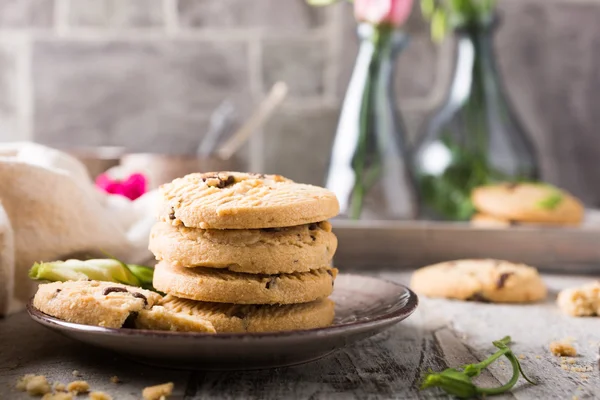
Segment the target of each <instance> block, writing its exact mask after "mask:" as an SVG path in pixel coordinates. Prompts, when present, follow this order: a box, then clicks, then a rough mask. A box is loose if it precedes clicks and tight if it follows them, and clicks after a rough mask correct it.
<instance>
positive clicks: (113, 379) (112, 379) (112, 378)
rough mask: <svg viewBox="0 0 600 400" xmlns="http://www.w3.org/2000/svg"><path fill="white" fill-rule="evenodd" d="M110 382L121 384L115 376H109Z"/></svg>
mask: <svg viewBox="0 0 600 400" xmlns="http://www.w3.org/2000/svg"><path fill="white" fill-rule="evenodd" d="M110 381H111V382H112V383H115V384H116V383H121V380H120V379H119V377H118V376H116V375H115V376H111V377H110Z"/></svg>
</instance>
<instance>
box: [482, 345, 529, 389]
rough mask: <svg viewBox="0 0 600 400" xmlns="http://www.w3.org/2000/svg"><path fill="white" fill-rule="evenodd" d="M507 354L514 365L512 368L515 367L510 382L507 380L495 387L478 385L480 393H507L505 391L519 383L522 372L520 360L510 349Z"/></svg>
mask: <svg viewBox="0 0 600 400" xmlns="http://www.w3.org/2000/svg"><path fill="white" fill-rule="evenodd" d="M505 355H506V358H508V359H509V361H510V364H511V365H512V368H513V375H512V377H511V378H510V380H509V381H508V382H506V383H505V384H504V385H502V386H498V387H495V388H480V387H478V388H477V391H478V392H479V393H481V394H488V395H495V394H501V393H505V392H507V391H509V390H510V389H512V388H513V386H515V385H516V384H517V381H518V380H519V374H520V367H519V361H518V360H517V358H516V357H515V355H514V354H513V353H512V352H511V351H510V350H509V351H508V352H507V353H506V354H505Z"/></svg>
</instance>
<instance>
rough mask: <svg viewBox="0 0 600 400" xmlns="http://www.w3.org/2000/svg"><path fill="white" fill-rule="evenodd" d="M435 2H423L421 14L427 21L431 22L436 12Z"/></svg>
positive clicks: (429, 0) (422, 0) (426, 0)
mask: <svg viewBox="0 0 600 400" xmlns="http://www.w3.org/2000/svg"><path fill="white" fill-rule="evenodd" d="M435 9H436V4H435V0H421V14H423V17H425V19H427V20H430V19H431V18H432V17H433V13H434V12H435Z"/></svg>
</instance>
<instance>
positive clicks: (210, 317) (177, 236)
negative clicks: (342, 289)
mask: <svg viewBox="0 0 600 400" xmlns="http://www.w3.org/2000/svg"><path fill="white" fill-rule="evenodd" d="M159 197H160V207H159V222H158V223H157V224H156V225H155V226H154V228H153V230H152V233H151V235H150V244H149V248H150V250H151V251H152V252H153V253H154V255H155V256H156V258H157V260H159V262H158V264H157V265H156V269H155V272H154V282H153V285H154V287H155V288H156V289H158V290H160V291H162V292H165V293H167V296H166V297H165V298H164V299H163V300H162V301H161V302H160V303H159V309H158V310H159V311H161V312H162V311H163V310H161V309H160V307H163V308H164V311H166V312H165V313H164V315H165V317H164V318H161V317H160V316H159V315H153V316H152V318H142V319H139V320H138V325H141V326H140V327H142V328H150V329H177V330H182V329H185V326H184V327H182V324H181V323H180V322H181V321H179V322H178V323H176V324H175V323H173V322H172V321H171V320H170V318H171V317H167V316H172V315H173V314H179V316H181V315H185V317H186V318H188V319H189V318H192V319H197V320H202V321H204V322H207V323H208V324H210V325H212V327H213V328H214V331H215V332H258V331H277V330H291V329H310V328H316V327H323V326H327V325H329V324H331V322H332V321H333V302H332V301H331V300H330V299H328V298H327V297H328V296H329V295H330V294H331V293H332V291H333V282H334V280H335V277H336V275H337V269H335V268H332V267H331V260H332V258H333V255H334V253H335V250H336V248H337V238H336V237H335V235H334V234H333V233H332V231H331V224H330V223H329V222H327V219H329V218H332V217H334V216H335V215H337V213H338V212H339V205H338V202H337V199H336V197H335V195H334V194H333V193H331V192H329V191H328V190H326V189H323V188H320V187H315V186H311V185H303V184H298V183H295V182H293V181H291V180H289V179H286V178H283V177H281V176H278V175H258V174H248V173H237V172H218V173H204V174H200V173H197V174H191V175H187V176H185V177H183V178H179V179H176V180H174V181H173V182H171V183H169V184H166V185H163V186H162V187H161V188H160V190H159ZM155 308H156V307H155ZM184 325H185V324H184ZM191 326H192V325H190V327H189V330H193V328H192V327H191Z"/></svg>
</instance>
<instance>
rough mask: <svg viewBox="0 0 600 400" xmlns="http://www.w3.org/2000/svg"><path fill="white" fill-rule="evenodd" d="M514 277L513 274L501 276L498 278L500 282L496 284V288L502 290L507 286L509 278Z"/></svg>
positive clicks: (507, 273) (508, 273) (506, 273)
mask: <svg viewBox="0 0 600 400" xmlns="http://www.w3.org/2000/svg"><path fill="white" fill-rule="evenodd" d="M511 275H513V273H512V272H505V273H503V274H501V275H500V277H499V278H498V282H496V287H497V288H498V289H502V288H503V287H504V285H505V284H506V281H507V280H508V278H509V277H510V276H511Z"/></svg>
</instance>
